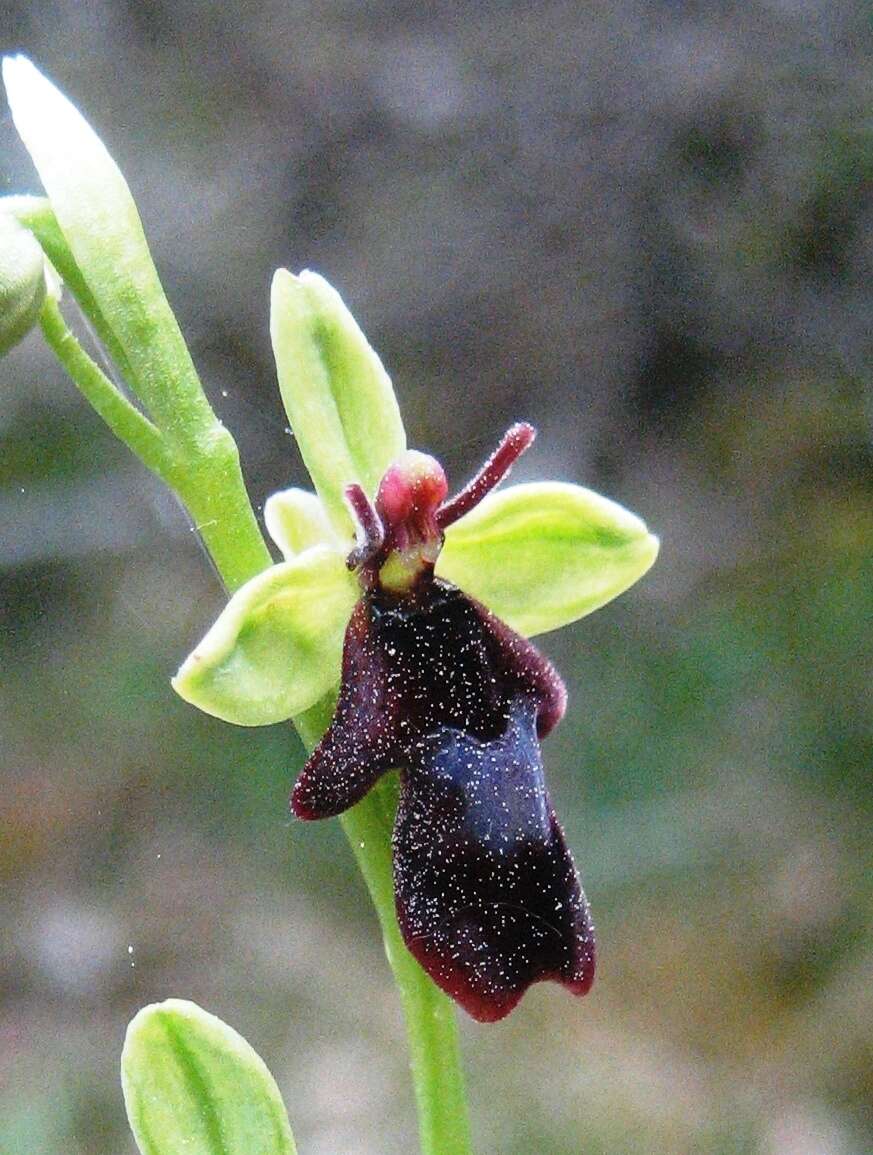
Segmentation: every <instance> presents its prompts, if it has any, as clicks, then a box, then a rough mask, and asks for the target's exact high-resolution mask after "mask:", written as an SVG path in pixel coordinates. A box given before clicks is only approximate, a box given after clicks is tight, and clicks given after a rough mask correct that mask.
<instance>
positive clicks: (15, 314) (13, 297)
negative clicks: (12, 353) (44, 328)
mask: <svg viewBox="0 0 873 1155" xmlns="http://www.w3.org/2000/svg"><path fill="white" fill-rule="evenodd" d="M45 294H46V279H45V257H44V256H43V252H42V249H41V248H40V247H39V245H38V244H37V242H36V241H35V240H34V238H33V237H32V236H31V234H30V233H29V232H28V231H27V229H25V228H22V226H21V225H20V224H19V223H18V221H17V220H16V219H15V217H14V216H12V214H10V213H5V212H0V356H2V355H3V354H4V353H6V352H8V351H9V350H10V349H12V348H13V347H14V346H15V345H17V344H18V342H19V341H20V340H21V339H22V338H23V337H25V336H27V334H28V333H29V332H30V330H31V329H32V328H33V327H34V325H36V323H37V321H38V320H39V313H40V309H41V308H42V303H43V301H44V300H45Z"/></svg>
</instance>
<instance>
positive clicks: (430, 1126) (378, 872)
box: [295, 700, 473, 1155]
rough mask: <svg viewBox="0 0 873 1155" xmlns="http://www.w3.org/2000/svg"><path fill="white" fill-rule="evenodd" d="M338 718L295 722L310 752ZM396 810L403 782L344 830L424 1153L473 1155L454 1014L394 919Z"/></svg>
mask: <svg viewBox="0 0 873 1155" xmlns="http://www.w3.org/2000/svg"><path fill="white" fill-rule="evenodd" d="M332 714H333V701H332V700H327V701H324V702H319V703H318V705H316V706H314V707H313V708H312V709H311V710H309V711H307V713H306V714H304V715H302V716H301V717H299V718H296V719H295V725H296V726H297V729H298V731H299V733H300V737H301V738H302V740H303V743H304V745H305V746H306V747H307V749H309V750H312V749H313V748H314V747H315V745H316V743H317V742H318V740H319V738H320V737H321V735H322V733H323V732H324V730H325V729H326V728H327V725H328V723H329V722H330V719H331V716H332ZM396 809H397V783H396V779H394V778H388V779H385V778H383V779H382V781H381V782H380V783H378V784H377V785H376V786H375V787H374V788H373V789H372V790H371V791H370V792H369V794H367V795H366V797H365V798H363V799H362V801H360V802H359V803H358V804H357V806H354V807H352V809H351V810H347V811H346V813H345V814H343V815H341V817H340V822H341V824H342V828H343V831H344V833H345V836H346V838H347V839H348V841H349V844H350V846H351V848H352V851H353V852H354V855H355V858H356V859H357V862H358V866H359V868H360V870H361V874H363V876H364V881H365V882H366V884H367V889H368V891H369V892H370V898H371V899H372V901H373V905H374V906H375V908H376V914H377V915H378V917H379V925H380V926H381V928H382V939H383V941H384V944H385V954H386V955H387V957H388V963H389V965H390V967H391V970H392V971H393V973H394V981H395V983H396V984H397V988H398V990H399V992H400V999H401V1003H402V1005H403V1013H404V1016H405V1019H406V1034H407V1039H408V1041H409V1052H410V1066H411V1069H412V1079H413V1084H414V1086H415V1099H416V1106H417V1108H418V1129H419V1137H420V1141H421V1150H422V1153H423V1155H471V1153H472V1150H473V1148H472V1141H471V1138H470V1123H469V1116H468V1110H467V1096H466V1090H465V1087H464V1075H463V1069H462V1065H461V1050H460V1044H459V1040H458V1024H457V1019H456V1016H455V1008H454V1005H453V1004H452V1002H451V1000H450V999H448V998H447V997H446V996H445V995H444V994H443V993H442V991H440V990H439V988H438V987H436V986H435V985H434V983H432V982H431V980H430V979H429V978H428V977H427V975H426V974H425V973H424V971H423V970H422V969H421V967H420V966H419V965H418V963H417V962H416V961H415V959H414V958H413V957H412V955H411V954H410V953H409V951H408V950H407V949H406V946H405V945H404V943H403V939H402V938H401V935H400V928H399V926H398V925H397V918H396V916H395V914H394V874H393V865H392V858H391V837H392V832H393V828H394V814H395V811H396Z"/></svg>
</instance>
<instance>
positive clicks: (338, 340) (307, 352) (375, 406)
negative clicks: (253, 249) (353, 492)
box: [270, 269, 406, 539]
mask: <svg viewBox="0 0 873 1155" xmlns="http://www.w3.org/2000/svg"><path fill="white" fill-rule="evenodd" d="M270 332H271V334H272V338H273V352H274V354H275V357H276V368H277V370H278V376H279V388H280V390H281V393H282V400H283V402H284V404H285V410H286V412H287V414H288V419H289V421H290V422H291V428H292V430H293V431H294V435H295V437H296V439H297V444H298V445H299V447H300V453H301V455H302V457H303V460H304V462H305V463H306V468H307V469H308V470H309V473H310V475H311V477H312V480H313V482H314V483H315V488H316V489H317V490H318V494H319V496H320V497H321V499H322V501H323V502H324V505H325V508H326V510H327V513H328V516H329V517H330V520H331V522H332V523H333V525H334V527H335V529H336V531H337V532H338V533H339V534H340V535H341V536H342V537H343V538H347V539H351V537H352V522H351V519H350V517H349V513H348V510H347V509H346V505H345V501H344V499H343V494H344V492H345V488H346V486H347V485H350V484H352V483H353V482H355V483H357V484H358V485H361V486H362V487H363V489H364V490H365V492H366V493H368V494H370V495H373V494H374V493H375V492H376V487H377V486H378V484H379V482H380V480H381V479H382V475H383V474H384V473H385V470H386V469H387V468H388V466H389V465H390V464H391V462H392V461H394V460H395V459H396V458H397V457H399V456H400V454H401V453H402V452H403V451H404V449H405V448H406V435H405V433H404V431H403V422H402V421H401V419H400V411H399V409H398V408H397V400H396V398H395V396H394V390H393V388H392V386H391V380H390V378H389V376H388V374H387V373H386V372H385V370H384V368H383V367H382V362H381V361H380V360H379V358H378V357H377V355H376V354H375V353H374V352H373V350H372V349H371V347H370V345H369V343H368V342H367V338H366V337H365V336H364V334H363V333H362V332H361V330H360V328H359V327H358V324H357V322H356V321H355V319H354V317H353V316H352V315H351V313H350V312H349V310H348V309H347V308H346V306H345V305H344V303H343V301H342V298H341V297H340V295H339V293H337V291H336V290H335V289H333V288H331V286H330V285H329V284H328V283H327V281H325V280H324V278H323V277H319V276H318V274H317V273H311V272H303V273H301V274H300V276H298V277H295V276H293V275H292V274H291V273H289V272H288V271H287V270H286V269H279V270H278V272H277V273H276V275H275V277H274V278H273V291H272V310H271V316H270Z"/></svg>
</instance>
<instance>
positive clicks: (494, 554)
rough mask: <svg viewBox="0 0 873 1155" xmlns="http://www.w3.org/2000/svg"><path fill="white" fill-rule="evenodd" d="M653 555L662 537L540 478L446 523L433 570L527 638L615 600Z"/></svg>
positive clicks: (606, 505)
mask: <svg viewBox="0 0 873 1155" xmlns="http://www.w3.org/2000/svg"><path fill="white" fill-rule="evenodd" d="M657 555H658V539H657V538H656V537H654V536H653V535H652V534H650V533H649V532H648V530H647V529H646V527H645V525H644V523H643V522H642V521H640V519H639V518H638V517H636V516H635V515H634V514H632V513H629V512H628V511H627V510H626V509H623V508H622V506H620V505H617V504H616V503H615V502H614V501H610V500H609V499H608V498H605V497H601V496H600V495H599V494H597V493H592V491H591V490H590V489H583V488H582V486H579V485H569V484H564V483H562V482H557V481H543V482H534V483H532V484H529V485H515V486H512V487H511V488H509V489H505V490H503V491H501V492H499V493H495V494H491V495H490V496H489V497H486V498H485V500H484V501H483V502H482V503H481V505H479V506H477V507H476V508H475V509H474V510H472V511H471V512H470V513H468V514H466V515H465V516H464V517H463V518H461V520H460V521H458V522H456V523H455V524H454V525H453V526H451V527H450V528H449V529H448V531H447V532H446V540H445V545H444V547H443V552H442V553H441V555H440V558H439V561H438V562H437V567H436V572H437V574H438V575H439V576H440V577H444V578H447V579H448V580H449V581H451V582H454V584H455V585H457V586H459V587H460V588H461V589H462V590H464V592H465V593H468V594H470V595H471V596H472V597H474V598H477V599H478V600H479V601H481V602H483V603H484V604H485V605H486V606H487V607H488V608H489V609H490V610H491V611H492V612H493V613H495V614H496V615H497V617H499V618H502V620H503V621H505V622H506V623H507V624H508V625H510V626H511V627H512V628H513V629H514V630H517V631H518V633H520V634H524V635H525V636H526V637H532V636H533V635H534V634H542V633H545V632H546V631H547V630H554V629H557V628H558V626H563V625H566V624H567V623H568V622H572V621H575V619H576V618H581V617H584V615H585V614H589V613H591V611H592V610H596V609H597V608H598V607H599V606H602V605H604V604H605V603H606V602H608V601H611V600H612V598H614V597H617V596H618V595H619V594H620V593H623V592H624V590H626V589H627V588H628V587H629V586H631V585H633V583H634V582H635V581H637V580H638V579H639V578H641V577H642V575H643V574H644V573H645V572H646V570H647V569H649V567H650V566H651V565H652V563H653V562H654V560H655V558H656V557H657Z"/></svg>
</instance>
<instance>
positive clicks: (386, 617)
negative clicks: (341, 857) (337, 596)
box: [292, 426, 594, 1021]
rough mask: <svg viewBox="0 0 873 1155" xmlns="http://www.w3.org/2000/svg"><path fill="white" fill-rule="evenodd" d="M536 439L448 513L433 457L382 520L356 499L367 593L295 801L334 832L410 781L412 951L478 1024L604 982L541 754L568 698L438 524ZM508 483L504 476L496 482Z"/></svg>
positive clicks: (401, 857)
mask: <svg viewBox="0 0 873 1155" xmlns="http://www.w3.org/2000/svg"><path fill="white" fill-rule="evenodd" d="M529 429H530V427H525V426H521V427H514V430H511V431H510V434H508V435H507V438H505V439H504V442H503V443H502V445H501V448H500V449H498V453H497V454H495V455H494V457H492V459H491V461H490V462H489V463H488V464H487V465H486V466H485V468H484V469H483V471H482V474H480V475H479V476H478V477H477V478H476V479H474V482H472V483H471V485H470V486H468V487H467V489H466V490H464V491H462V493H461V494H459V495H458V497H456V498H454V499H453V500H452V501H451V502H448V503H445V504H444V505H442V506H438V502H439V501H442V499H443V498H444V497H445V486H444V482H443V483H442V484H437V481H438V478H437V479H436V480H435V474H434V473H433V472H432V471H431V472H430V473H428V468H427V465H426V463H427V462H432V459H430V458H427V459H423V458H422V455H415V460H414V462H411V467H410V468H409V469H408V470H407V473H408V479H409V481H410V485H409V489H410V493H409V494H404V493H403V492H402V490H403V484H402V482H403V477H404V462H401V463H399V464H398V465H395V466H392V468H391V470H389V472H388V474H386V479H385V481H386V484H387V485H388V486H389V487H390V491H389V493H388V500H387V501H384V500H382V498H383V497H384V496H385V495H384V494H383V492H382V489H381V488H380V495H379V497H377V502H376V509H375V510H373V509H372V507H370V508H369V510H367V509H364V508H363V507H362V508H359V506H361V499H362V498H363V501H364V502H366V498H364V497H363V495H362V494H360V493H357V494H350V505H351V506H352V508H353V509H354V510H355V513H356V516H357V517H358V521H359V523H360V524H361V526H362V527H363V532H362V537H361V539H360V540H359V543H358V546H357V547H356V550H355V551H354V552H353V554H352V555H351V559H350V561H351V563H352V564H354V565H355V567H357V568H358V569H359V573H360V576H361V584H362V587H363V594H362V597H361V600H360V601H359V602H358V604H357V606H356V607H355V610H354V612H353V614H352V618H351V621H350V622H349V626H348V629H347V631H346V638H345V645H344V652H343V668H342V681H341V687H340V693H339V700H338V703H337V708H336V712H335V715H334V718H333V721H332V723H331V725H330V727H329V728H328V730H327V732H326V734H325V735H324V738H323V739H322V741H321V743H320V744H319V746H318V747H317V748H316V750H315V752H314V753H313V755H312V757H311V758H310V759H309V761H308V763H307V764H306V766H305V767H304V769H303V772H302V773H301V775H300V778H299V779H298V782H297V784H296V786H295V788H294V793H293V795H292V808H293V810H294V812H295V814H297V815H298V816H299V817H300V818H324V817H328V816H329V815H333V814H338V813H341V812H342V811H343V810H345V809H347V808H348V807H350V806H352V805H354V804H355V803H356V802H357V801H359V800H360V799H361V798H362V797H363V795H364V794H365V793H366V792H367V791H368V790H369V789H370V787H371V786H372V785H373V784H374V783H375V782H376V780H377V779H378V778H379V777H380V775H382V774H383V773H385V772H386V771H388V770H391V769H399V771H400V776H401V794H400V805H399V807H398V812H397V818H396V823H395V829H394V879H395V898H396V906H397V917H398V921H399V924H400V928H401V931H402V934H403V938H404V941H405V942H406V945H407V947H408V948H409V950H410V951H411V952H412V954H413V955H414V956H415V958H416V959H418V961H419V962H420V963H421V965H422V967H423V968H424V969H425V970H426V971H427V973H428V974H429V975H430V976H431V978H432V979H433V980H434V982H435V983H437V985H438V986H440V987H441V988H442V989H443V990H444V991H446V992H447V993H448V994H449V995H451V996H452V997H453V998H454V999H456V1000H457V1001H458V1002H459V1003H460V1004H461V1006H463V1007H464V1009H465V1010H466V1011H468V1013H469V1014H471V1015H472V1016H473V1017H474V1018H476V1019H479V1020H480V1021H493V1020H496V1019H500V1018H502V1017H503V1016H504V1015H506V1014H508V1013H509V1011H510V1010H512V1008H513V1007H514V1006H515V1004H516V1003H517V1002H518V1000H519V999H520V998H521V996H522V994H523V993H524V991H525V990H526V989H527V987H528V986H529V985H530V984H531V983H533V982H537V981H541V980H544V979H553V980H556V981H558V982H561V983H562V984H564V985H565V986H567V987H568V989H569V990H570V991H571V992H572V993H574V994H584V993H585V992H586V991H587V990H588V988H589V987H590V985H591V982H592V980H593V977H594V933H593V929H592V926H591V921H590V917H589V913H588V906H587V903H586V901H585V897H584V895H583V893H582V889H581V886H580V884H579V879H578V876H577V874H576V870H575V867H574V865H573V861H572V858H571V857H570V853H569V850H568V849H567V846H566V843H565V841H564V836H563V833H562V831H561V828H560V826H559V825H558V822H557V819H556V818H555V814H554V811H553V809H552V805H551V802H550V800H549V796H548V792H547V790H546V786H545V780H544V776H543V766H542V759H541V756H540V747H539V739H540V738H543V737H545V736H546V734H547V733H548V732H549V731H550V730H551V729H552V727H553V726H555V725H556V724H557V722H558V721H559V720H560V718H561V716H562V714H563V711H564V705H565V691H564V686H563V683H562V682H561V679H560V678H559V676H558V674H557V673H556V671H555V670H554V669H553V667H552V666H551V665H550V664H549V663H548V662H547V661H546V660H545V659H544V658H543V657H542V655H540V654H539V653H538V651H537V650H536V649H535V648H534V646H532V645H531V644H530V643H529V642H528V641H526V640H525V639H524V638H522V637H520V636H519V635H518V634H516V633H514V632H513V631H512V630H510V629H509V627H508V626H506V625H505V624H504V623H503V622H501V621H499V620H498V619H497V618H495V617H494V615H493V614H491V613H489V612H488V610H487V609H485V607H484V606H482V605H480V604H479V603H478V602H476V601H474V600H473V599H472V598H469V597H467V596H466V595H465V594H463V593H462V592H461V591H460V590H459V589H457V588H456V587H455V586H453V585H451V584H449V583H448V582H445V581H441V580H439V579H437V578H434V576H433V562H434V560H435V557H436V554H437V553H438V549H439V543H440V541H441V526H442V525H445V524H448V520H443V521H442V522H441V521H440V515H441V512H443V513H445V512H448V513H449V515H450V511H451V509H452V508H453V507H454V508H460V509H461V511H462V512H464V511H466V509H467V508H469V507H470V503H469V501H467V502H465V501H464V500H462V499H463V495H464V493H468V492H469V491H470V490H472V489H473V488H474V487H478V492H477V493H475V495H474V497H475V500H478V499H479V497H480V496H481V495H482V493H484V492H487V490H488V489H489V488H491V486H492V485H493V484H494V482H493V481H492V482H491V485H489V484H487V482H488V480H490V479H489V478H487V477H486V479H485V483H483V482H482V480H481V479H482V476H483V474H485V473H486V471H487V470H488V469H489V466H490V465H491V463H493V462H494V461H495V460H500V459H499V454H500V452H501V449H503V448H504V446H505V445H506V442H507V439H508V438H509V437H510V436H511V435H513V434H515V436H516V439H517V441H519V440H520V441H523V442H524V444H523V445H522V449H523V448H524V447H526V444H529V441H530V440H531V439H532V431H531V436H528V437H527V438H526V440H525V436H521V437H519V434H518V431H519V430H521V431H522V434H524V431H525V430H529ZM518 451H519V452H520V451H521V450H518ZM505 456H506V454H505V453H504V457H505ZM515 456H517V453H516V454H515ZM512 459H513V460H514V458H512ZM423 462H424V464H423ZM509 464H511V460H510V461H509ZM433 466H434V467H435V469H436V470H439V466H438V465H437V463H436V462H433ZM507 468H508V465H507V464H506V462H505V460H503V461H500V470H499V477H501V476H503V475H504V474H505V472H506V470H507ZM441 475H442V471H441V470H439V476H440V477H441ZM499 477H498V480H499ZM398 478H400V481H398ZM398 494H399V496H398ZM404 497H409V500H408V501H407V500H401V498H404ZM394 510H400V511H401V514H402V517H403V519H404V520H403V523H402V524H400V525H398V524H397V522H396V521H393V520H392V516H391V514H392V512H393V511H394ZM459 516H460V514H459ZM374 519H375V520H374ZM376 521H378V526H376ZM368 523H369V524H368ZM398 555H399V559H398ZM383 572H384V573H386V574H387V575H388V580H387V581H384V580H383V579H382V577H381V575H382V574H383Z"/></svg>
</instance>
